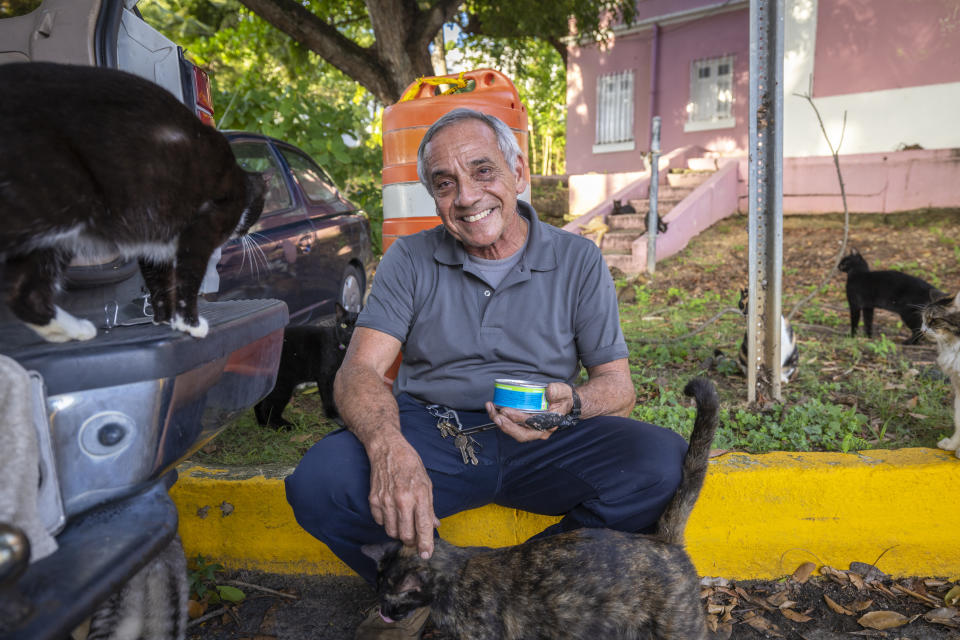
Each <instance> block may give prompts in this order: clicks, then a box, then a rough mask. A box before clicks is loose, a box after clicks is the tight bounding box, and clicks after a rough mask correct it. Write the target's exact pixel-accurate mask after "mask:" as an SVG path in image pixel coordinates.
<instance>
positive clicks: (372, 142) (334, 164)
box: [139, 0, 383, 251]
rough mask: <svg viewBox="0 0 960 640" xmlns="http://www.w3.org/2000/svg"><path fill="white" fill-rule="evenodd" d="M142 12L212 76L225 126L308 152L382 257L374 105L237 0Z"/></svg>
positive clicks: (169, 4)
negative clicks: (352, 205) (361, 219)
mask: <svg viewBox="0 0 960 640" xmlns="http://www.w3.org/2000/svg"><path fill="white" fill-rule="evenodd" d="M327 4H331V3H327ZM316 5H317V7H320V6H321V3H316ZM139 7H140V10H141V12H142V13H143V15H144V18H145V19H146V20H147V21H148V22H149V23H150V24H151V25H153V26H154V27H155V28H156V29H158V30H159V31H160V32H161V33H164V34H165V35H166V36H167V37H169V38H170V39H171V40H173V41H174V42H177V43H178V44H180V45H181V46H183V47H185V48H186V49H187V54H188V56H189V57H191V58H192V59H193V61H194V62H196V63H197V64H199V65H200V66H201V67H203V68H204V69H205V70H206V71H207V72H208V73H209V74H210V78H211V87H212V90H213V98H214V107H215V116H216V119H217V126H218V128H221V129H234V130H241V131H253V132H257V133H263V134H266V135H269V136H273V137H275V138H277V139H280V140H284V141H285V142H289V143H291V144H294V145H296V146H298V147H300V148H301V149H303V150H304V151H306V152H307V153H308V154H310V155H311V156H312V157H313V158H314V159H315V160H316V161H317V162H318V163H319V164H320V165H322V166H323V167H324V168H325V169H326V170H327V171H328V172H329V173H330V175H331V176H332V177H333V179H334V180H335V181H336V182H337V185H338V186H339V187H340V188H341V189H342V190H343V192H344V194H345V195H346V196H347V197H348V198H350V199H352V200H354V201H355V202H356V203H357V204H358V205H360V207H361V208H362V209H363V210H364V211H366V213H367V215H368V216H369V218H370V221H371V228H372V229H373V230H375V237H374V244H375V249H376V250H378V251H379V247H380V243H379V234H380V227H381V221H382V219H383V207H382V201H381V196H380V169H381V165H382V159H381V157H382V152H381V132H380V108H379V105H378V103H377V102H376V100H375V99H374V98H373V97H372V96H371V95H370V94H369V93H368V92H367V91H366V90H364V89H363V88H362V87H360V86H359V85H358V84H357V83H356V82H355V81H353V80H352V79H351V78H348V77H347V76H345V75H344V74H342V73H341V72H340V71H338V70H336V69H335V68H333V67H332V66H330V65H329V64H327V63H326V62H324V61H323V59H321V58H320V57H319V56H318V55H316V54H315V53H313V52H311V51H309V50H307V49H306V48H305V47H304V46H303V45H302V44H300V43H297V42H296V41H293V40H291V39H290V38H288V37H287V36H286V35H284V34H282V33H280V32H279V31H277V30H276V29H274V28H273V27H272V26H270V25H268V24H267V23H266V22H264V21H263V20H261V19H260V18H259V17H258V16H256V15H255V14H253V13H251V12H250V11H249V10H247V9H246V8H244V7H243V6H242V5H241V4H240V3H239V2H238V0H143V1H142V2H141V3H140V5H139ZM353 9H354V10H355V9H356V7H353ZM355 35H357V37H360V36H361V35H362V32H361V31H360V30H357V32H356V34H355Z"/></svg>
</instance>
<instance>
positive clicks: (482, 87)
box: [383, 69, 530, 251]
mask: <svg viewBox="0 0 960 640" xmlns="http://www.w3.org/2000/svg"><path fill="white" fill-rule="evenodd" d="M443 85H448V86H449V87H450V88H449V89H447V90H446V91H443V92H441V91H440V87H441V86H443ZM461 107H466V108H468V109H475V110H477V111H481V112H483V113H486V114H489V115H493V116H496V117H498V118H500V119H501V120H503V121H504V123H506V125H507V126H508V127H510V129H511V130H512V131H513V133H514V135H516V137H517V142H518V143H519V145H520V149H521V150H522V151H523V152H524V154H525V155H526V154H527V149H528V138H529V135H528V132H527V109H526V107H524V106H523V103H521V102H520V96H519V95H518V94H517V89H516V87H514V86H513V82H511V81H510V79H509V78H508V77H507V76H505V75H503V74H502V73H500V72H499V71H495V70H493V69H477V70H474V71H465V72H463V73H460V74H458V75H456V76H431V77H427V78H419V79H418V80H416V81H415V82H413V83H411V84H410V85H409V86H408V87H407V88H406V90H404V92H403V97H402V98H401V99H400V101H399V102H397V103H396V104H394V105H391V106H389V107H387V108H386V109H384V111H383V250H384V251H386V250H387V248H389V246H390V245H391V244H392V243H393V241H394V240H395V239H396V238H397V237H399V236H404V235H409V234H411V233H416V232H418V231H422V230H424V229H431V228H433V227H435V226H437V225H438V224H440V218H439V216H437V215H436V207H435V205H434V203H433V198H431V197H430V194H429V193H428V192H427V190H426V188H425V187H424V186H423V185H422V184H420V180H419V178H418V177H417V149H419V147H420V141H421V140H423V136H424V134H425V133H426V132H427V129H429V128H430V126H431V125H432V124H433V123H434V122H436V121H437V120H438V119H439V118H440V116H442V115H444V114H445V113H447V112H448V111H452V110H454V109H458V108H461ZM528 157H529V156H528ZM525 172H526V174H527V175H526V178H527V189H526V191H525V192H524V193H523V194H521V195H520V197H521V198H523V199H524V200H526V201H527V202H529V201H530V169H529V162H528V163H527V164H526V168H525Z"/></svg>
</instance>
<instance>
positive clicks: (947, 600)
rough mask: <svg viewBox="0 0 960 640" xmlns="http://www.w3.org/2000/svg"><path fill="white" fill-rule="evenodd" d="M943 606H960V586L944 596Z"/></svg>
mask: <svg viewBox="0 0 960 640" xmlns="http://www.w3.org/2000/svg"><path fill="white" fill-rule="evenodd" d="M943 604H945V605H947V606H948V607H952V606H954V605H955V604H960V586H957V587H954V588H952V589H950V591H947V595H945V596H943Z"/></svg>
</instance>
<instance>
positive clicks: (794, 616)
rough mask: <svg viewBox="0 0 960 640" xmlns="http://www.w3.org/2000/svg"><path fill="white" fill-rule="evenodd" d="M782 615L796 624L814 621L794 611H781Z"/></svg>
mask: <svg viewBox="0 0 960 640" xmlns="http://www.w3.org/2000/svg"><path fill="white" fill-rule="evenodd" d="M780 613H782V614H783V615H784V617H785V618H787V619H789V620H793V621H794V622H810V621H811V620H813V618H811V617H810V616H805V615H803V614H802V613H797V612H796V611H794V610H793V609H780Z"/></svg>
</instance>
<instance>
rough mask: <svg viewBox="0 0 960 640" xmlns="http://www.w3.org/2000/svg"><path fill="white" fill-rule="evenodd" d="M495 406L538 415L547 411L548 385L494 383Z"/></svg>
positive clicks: (501, 379)
mask: <svg viewBox="0 0 960 640" xmlns="http://www.w3.org/2000/svg"><path fill="white" fill-rule="evenodd" d="M493 382H494V384H493V404H495V405H497V406H498V407H510V408H511V409H517V410H519V411H528V412H530V413H537V412H540V411H546V410H547V384H546V383H545V382H531V381H529V380H508V379H505V378H498V379H496V380H494V381H493Z"/></svg>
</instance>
